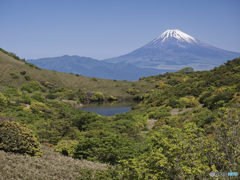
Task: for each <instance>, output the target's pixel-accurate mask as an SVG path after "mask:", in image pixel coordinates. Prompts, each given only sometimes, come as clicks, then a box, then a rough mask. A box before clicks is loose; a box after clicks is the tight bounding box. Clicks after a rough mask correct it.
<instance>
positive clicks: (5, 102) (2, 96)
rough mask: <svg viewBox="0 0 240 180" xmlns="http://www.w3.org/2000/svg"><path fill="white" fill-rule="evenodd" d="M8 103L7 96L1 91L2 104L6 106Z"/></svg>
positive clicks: (0, 99) (0, 102) (0, 104)
mask: <svg viewBox="0 0 240 180" xmlns="http://www.w3.org/2000/svg"><path fill="white" fill-rule="evenodd" d="M6 105H7V98H6V97H5V96H4V95H3V93H1V92H0V106H4V107H5V106H6Z"/></svg>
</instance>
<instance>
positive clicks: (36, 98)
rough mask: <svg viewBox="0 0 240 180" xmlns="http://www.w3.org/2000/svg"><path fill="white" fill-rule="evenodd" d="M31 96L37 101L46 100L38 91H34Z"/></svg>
mask: <svg viewBox="0 0 240 180" xmlns="http://www.w3.org/2000/svg"><path fill="white" fill-rule="evenodd" d="M31 98H32V99H35V100H37V101H39V102H46V99H45V98H43V97H42V96H41V94H40V93H36V94H34V95H32V96H31Z"/></svg>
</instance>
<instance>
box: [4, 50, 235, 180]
mask: <svg viewBox="0 0 240 180" xmlns="http://www.w3.org/2000/svg"><path fill="white" fill-rule="evenodd" d="M0 55H1V58H0V60H1V64H3V66H5V68H2V66H1V68H2V70H5V71H4V73H2V74H1V80H3V84H1V86H2V87H1V88H0V150H1V151H0V152H1V154H0V161H1V162H6V163H8V164H7V167H8V169H9V170H8V171H6V169H4V168H0V175H1V176H2V177H3V178H5V179H7V178H15V179H24V178H23V174H24V173H25V170H24V168H26V167H29V165H28V162H30V159H29V157H26V156H36V157H35V158H38V165H36V166H32V167H29V171H33V172H35V171H36V168H39V169H41V171H40V170H39V171H37V173H35V174H34V176H33V177H36V178H38V177H39V174H40V173H44V176H42V177H43V179H44V178H45V179H47V178H48V177H50V178H52V179H54V178H55V179H61V178H62V179H64V177H65V176H64V175H62V177H59V175H57V174H56V172H57V171H63V172H65V171H66V169H62V168H63V166H65V165H64V164H65V163H64V161H66V163H67V164H66V165H67V166H69V172H68V173H71V174H72V176H71V179H119V180H125V179H133V180H135V179H136V180H137V179H156V180H157V179H213V178H212V177H210V176H209V173H210V172H211V171H214V172H240V168H239V167H240V158H239V157H240V147H239V144H240V118H239V117H240V58H236V59H234V60H231V61H228V62H227V63H225V64H224V65H221V66H219V67H216V68H214V69H212V70H210V71H197V72H195V71H193V69H192V68H184V69H182V70H179V71H178V72H174V73H165V74H163V75H157V76H149V77H143V78H141V79H140V80H139V81H137V82H124V81H121V82H119V81H113V80H101V79H94V78H87V77H77V76H75V75H71V74H65V73H58V72H55V74H54V72H53V71H47V70H40V69H36V68H35V67H29V66H28V65H25V64H24V61H19V60H16V59H14V58H12V57H9V55H6V54H4V53H1V54H0ZM14 67H15V68H16V69H17V70H16V69H14ZM18 68H20V69H18ZM10 69H12V70H10ZM13 70H14V71H13ZM22 71H26V75H27V74H28V75H30V76H31V77H32V80H29V81H27V80H26V79H25V78H24V76H25V75H22V74H20V72H22ZM11 72H15V73H16V74H17V75H16V74H12V75H10V73H11ZM42 72H45V73H42ZM47 73H48V76H47V75H46V74H47ZM54 75H56V76H54ZM17 76H19V77H17ZM35 76H36V77H35ZM43 77H44V78H45V82H43V81H41V80H42V79H43ZM54 77H56V78H55V79H54ZM60 77H62V78H60ZM70 77H72V79H70ZM47 78H52V79H47ZM68 78H69V79H70V80H69V79H68ZM73 80H76V82H75V84H76V83H80V81H81V82H82V85H81V89H82V91H78V89H79V87H77V86H76V85H74V81H73ZM84 80H85V81H86V83H85V84H84V82H85V81H84ZM46 81H48V83H46ZM69 81H71V82H69ZM72 81H73V82H72ZM78 81H79V82H78ZM87 81H88V82H89V84H88V83H87ZM49 82H52V83H54V84H58V85H59V87H54V85H53V84H51V83H49ZM100 82H101V83H100ZM104 82H105V83H106V89H104V88H102V89H101V88H98V89H97V86H104V85H103V83H104ZM71 83H72V85H71ZM118 83H123V84H118ZM68 84H69V86H68ZM80 84H81V83H80ZM116 84H118V85H119V86H118V87H116V86H115V85H116ZM143 84H144V85H143ZM50 85H51V87H49V86H50ZM85 85H86V86H85ZM121 85H122V86H123V85H124V88H125V89H123V87H122V91H115V90H116V88H119V87H121ZM95 86H96V87H95ZM47 87H48V88H47ZM29 89H30V90H29ZM89 90H90V91H94V92H95V94H91V97H88V98H90V100H103V99H105V100H106V97H107V95H109V94H111V95H113V96H116V97H117V96H118V97H122V98H124V97H126V98H128V97H131V98H133V97H135V99H142V101H141V103H139V104H138V105H136V106H133V107H132V109H131V111H130V112H127V113H122V114H116V115H115V116H111V117H106V116H100V115H98V114H95V113H91V112H85V111H81V110H74V109H72V107H71V105H70V104H69V103H66V102H67V100H69V99H72V101H74V102H81V101H82V100H84V98H86V97H87V96H86V94H88V93H87V92H86V91H89ZM138 90H139V91H140V92H139V94H138ZM96 92H98V93H96ZM100 92H102V93H103V94H104V96H105V98H104V97H103V96H102V94H101V93H100ZM133 94H135V95H133ZM55 96H56V97H55ZM52 97H53V98H52ZM40 143H44V144H46V145H48V146H50V147H51V151H50V149H49V151H46V148H44V147H40ZM42 146H43V145H42ZM53 150H54V151H56V152H58V153H61V154H63V155H65V157H66V158H63V160H62V161H61V162H60V161H58V164H55V165H54V166H50V165H49V163H51V161H50V159H51V158H50V159H46V156H47V155H48V154H49V155H50V154H51V156H53V155H52V153H53V152H52V151H53ZM3 151H5V152H7V153H5V152H3ZM56 152H55V153H56ZM13 153H14V154H13ZM15 154H19V157H24V158H26V162H23V161H22V160H20V159H19V160H18V161H19V162H20V161H21V164H22V165H21V167H20V166H18V165H17V164H19V162H18V161H16V162H15V161H14V162H13V156H14V155H15ZM20 155H21V156H20ZM23 155H24V156H23ZM58 155H59V154H58ZM40 156H41V157H40ZM54 156H57V154H55V155H54ZM6 157H7V158H8V159H11V162H12V163H11V162H10V161H6ZM49 157H50V156H49ZM61 157H62V156H61ZM72 158H74V159H75V160H76V161H77V162H78V163H81V162H80V159H84V160H87V161H92V162H94V163H96V164H92V166H87V165H86V166H84V165H80V167H79V174H78V175H77V173H76V169H74V168H72V167H71V165H70V164H69V162H72ZM31 162H32V161H31ZM44 163H46V164H47V165H46V166H45V165H43V164H44ZM82 163H84V162H82ZM97 163H103V165H102V166H101V167H93V166H94V165H96V166H97V165H99V164H97ZM104 164H108V165H109V166H108V169H106V166H105V165H104ZM50 167H51V168H50ZM54 168H56V169H54ZM53 169H54V170H53ZM45 173H46V174H45ZM54 174H55V175H54ZM26 176H27V177H29V178H30V176H29V175H27V174H26ZM234 178H235V179H237V177H232V179H234ZM218 179H226V177H224V176H222V177H221V176H219V177H218Z"/></svg>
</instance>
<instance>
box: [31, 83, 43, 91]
mask: <svg viewBox="0 0 240 180" xmlns="http://www.w3.org/2000/svg"><path fill="white" fill-rule="evenodd" d="M29 85H30V87H31V88H32V89H33V90H34V91H38V90H40V89H41V87H42V86H41V84H40V83H39V82H37V81H31V82H30V84H29Z"/></svg>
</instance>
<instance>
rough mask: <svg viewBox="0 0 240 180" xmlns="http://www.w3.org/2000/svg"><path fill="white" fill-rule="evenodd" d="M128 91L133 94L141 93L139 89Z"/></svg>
mask: <svg viewBox="0 0 240 180" xmlns="http://www.w3.org/2000/svg"><path fill="white" fill-rule="evenodd" d="M127 93H128V94H131V95H135V94H139V93H140V91H139V90H138V89H128V90H127Z"/></svg>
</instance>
